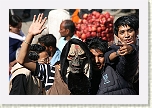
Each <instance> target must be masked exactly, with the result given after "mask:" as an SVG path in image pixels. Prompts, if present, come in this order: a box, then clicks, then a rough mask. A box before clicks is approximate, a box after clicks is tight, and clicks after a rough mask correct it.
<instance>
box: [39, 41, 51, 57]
mask: <svg viewBox="0 0 152 108" xmlns="http://www.w3.org/2000/svg"><path fill="white" fill-rule="evenodd" d="M40 45H41V46H44V47H45V51H46V52H47V53H48V54H49V55H51V51H50V48H49V47H47V46H45V45H44V44H43V43H40Z"/></svg>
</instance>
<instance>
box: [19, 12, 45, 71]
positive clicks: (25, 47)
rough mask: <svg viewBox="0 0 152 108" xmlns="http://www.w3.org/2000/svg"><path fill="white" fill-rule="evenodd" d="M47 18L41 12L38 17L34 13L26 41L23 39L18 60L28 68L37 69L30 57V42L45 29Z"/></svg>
mask: <svg viewBox="0 0 152 108" xmlns="http://www.w3.org/2000/svg"><path fill="white" fill-rule="evenodd" d="M46 20H47V18H46V17H45V18H43V13H42V14H39V15H38V17H37V19H36V15H34V18H33V22H32V24H31V26H30V27H29V30H28V34H27V36H26V38H25V41H23V43H22V45H21V49H20V52H19V56H18V58H17V61H18V62H19V63H20V64H21V65H23V66H25V67H26V68H28V69H29V70H31V71H35V69H36V63H34V62H31V61H30V60H29V58H28V53H29V48H30V44H31V42H32V40H33V38H34V36H36V35H38V34H41V33H42V31H43V30H44V29H45V27H43V25H44V24H45V22H46Z"/></svg>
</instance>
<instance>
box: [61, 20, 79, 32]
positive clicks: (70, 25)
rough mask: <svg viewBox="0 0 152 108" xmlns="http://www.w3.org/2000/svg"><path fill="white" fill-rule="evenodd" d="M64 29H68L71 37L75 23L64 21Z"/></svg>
mask: <svg viewBox="0 0 152 108" xmlns="http://www.w3.org/2000/svg"><path fill="white" fill-rule="evenodd" d="M63 22H64V28H65V29H69V31H70V32H71V34H72V35H74V33H75V30H76V27H75V23H74V22H73V21H72V20H64V21H63Z"/></svg>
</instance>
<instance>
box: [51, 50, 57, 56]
mask: <svg viewBox="0 0 152 108" xmlns="http://www.w3.org/2000/svg"><path fill="white" fill-rule="evenodd" d="M56 50H57V48H52V51H51V54H50V57H53V56H54V54H55V52H56Z"/></svg>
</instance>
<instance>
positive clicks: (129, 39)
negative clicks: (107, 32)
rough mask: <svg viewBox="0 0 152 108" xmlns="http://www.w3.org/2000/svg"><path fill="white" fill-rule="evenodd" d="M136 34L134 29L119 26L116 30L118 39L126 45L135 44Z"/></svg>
mask: <svg viewBox="0 0 152 108" xmlns="http://www.w3.org/2000/svg"><path fill="white" fill-rule="evenodd" d="M136 37H137V32H135V31H134V29H132V28H130V27H129V26H128V25H127V26H120V27H119V30H118V38H119V39H120V40H121V41H122V42H125V43H127V44H135V43H136Z"/></svg>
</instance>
